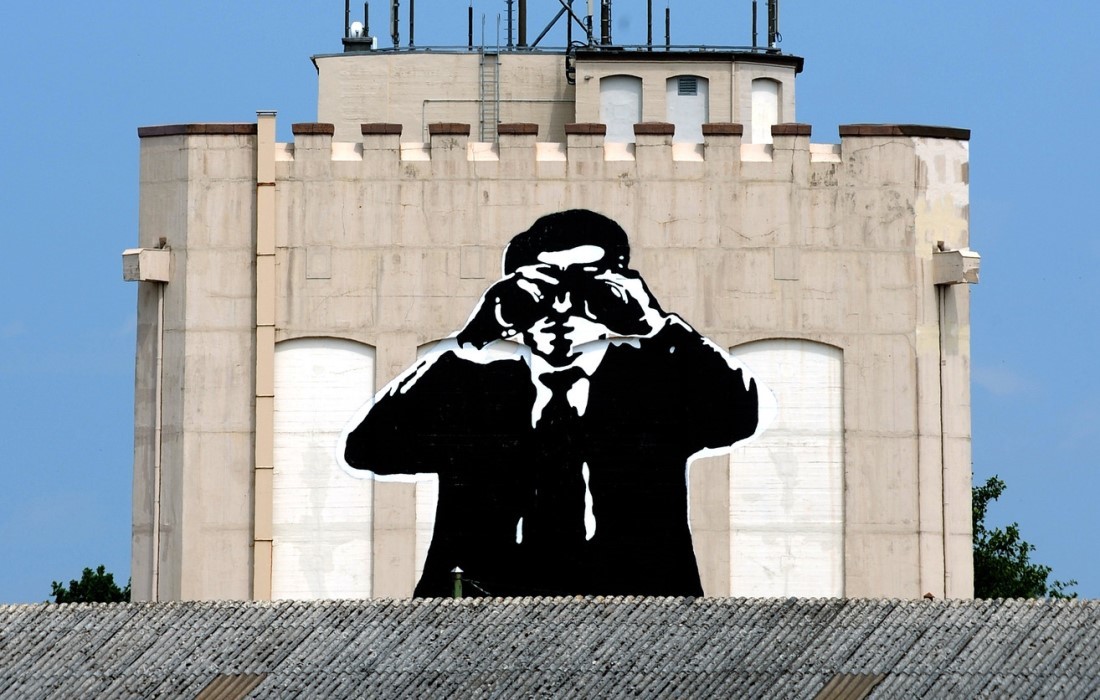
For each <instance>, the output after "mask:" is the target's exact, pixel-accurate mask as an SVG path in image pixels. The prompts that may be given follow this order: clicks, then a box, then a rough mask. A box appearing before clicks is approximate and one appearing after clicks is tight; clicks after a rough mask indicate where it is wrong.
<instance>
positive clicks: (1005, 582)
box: [973, 476, 1077, 598]
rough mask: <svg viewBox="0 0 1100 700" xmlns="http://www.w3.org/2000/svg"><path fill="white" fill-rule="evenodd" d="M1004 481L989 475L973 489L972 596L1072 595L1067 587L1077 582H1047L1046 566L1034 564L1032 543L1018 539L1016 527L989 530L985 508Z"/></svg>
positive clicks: (1047, 567) (1017, 528)
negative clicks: (983, 482) (980, 484)
mask: <svg viewBox="0 0 1100 700" xmlns="http://www.w3.org/2000/svg"><path fill="white" fill-rule="evenodd" d="M1005 488H1006V487H1005V482H1003V481H1001V480H1000V479H999V478H997V477H996V476H991V477H990V478H989V479H988V480H987V481H986V482H985V484H984V485H982V486H975V487H974V490H973V507H974V513H973V515H974V597H975V598H1076V597H1077V593H1076V592H1071V591H1069V590H1068V589H1069V588H1071V587H1073V586H1075V585H1077V581H1075V580H1070V581H1053V582H1050V583H1049V584H1048V579H1049V577H1050V567H1049V566H1044V565H1042V564H1034V563H1032V561H1031V553H1032V552H1033V551H1035V545H1032V544H1029V543H1027V542H1025V541H1024V540H1022V539H1021V538H1020V526H1019V525H1018V524H1017V523H1012V524H1011V525H1008V526H1007V527H1005V528H1004V529H1002V528H999V527H996V528H993V529H989V528H987V527H986V524H985V516H986V510H987V509H988V507H989V504H990V502H991V501H995V500H997V499H998V498H1000V496H1001V494H1002V493H1004V490H1005Z"/></svg>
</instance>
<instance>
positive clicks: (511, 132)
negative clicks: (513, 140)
mask: <svg viewBox="0 0 1100 700" xmlns="http://www.w3.org/2000/svg"><path fill="white" fill-rule="evenodd" d="M497 133H498V134H500V135H501V136H538V135H539V125H538V124H532V123H530V122H517V123H514V124H497Z"/></svg>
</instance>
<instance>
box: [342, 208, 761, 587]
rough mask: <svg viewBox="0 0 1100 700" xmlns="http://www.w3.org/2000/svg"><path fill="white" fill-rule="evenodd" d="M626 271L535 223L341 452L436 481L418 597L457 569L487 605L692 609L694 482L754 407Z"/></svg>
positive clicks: (566, 220) (361, 462) (585, 219)
mask: <svg viewBox="0 0 1100 700" xmlns="http://www.w3.org/2000/svg"><path fill="white" fill-rule="evenodd" d="M629 265H630V247H629V243H628V241H627V237H626V233H625V232H624V231H623V230H622V228H621V227H619V225H618V224H616V223H615V222H614V221H612V220H611V219H608V218H606V217H604V216H602V215H599V214H596V213H594V212H591V211H585V210H573V211H566V212H559V213H556V214H551V215H548V216H544V217H542V218H540V219H539V220H538V221H536V222H535V224H534V225H532V227H531V228H530V229H528V230H527V231H524V232H523V233H520V234H518V235H517V236H516V237H515V238H513V239H512V241H511V243H510V244H509V245H508V248H507V250H506V251H505V257H504V277H503V278H502V279H501V280H499V281H498V282H496V283H494V284H493V285H492V286H491V287H490V288H489V289H488V291H486V292H485V294H484V296H483V297H482V299H481V301H480V302H479V304H478V306H477V308H476V309H475V310H474V312H473V314H472V315H471V317H470V319H469V320H468V321H467V323H466V325H465V327H464V328H463V329H462V330H461V331H459V332H458V333H457V334H456V335H455V336H454V337H453V338H450V339H448V340H446V341H443V342H441V343H440V345H439V346H438V347H437V348H436V349H435V350H434V351H433V352H432V353H431V354H430V355H429V356H427V357H425V358H424V359H423V360H421V361H420V362H418V363H417V364H416V365H415V366H413V367H412V368H410V369H409V370H408V371H406V372H405V373H404V374H402V375H401V376H400V377H398V378H397V379H396V380H394V382H392V383H391V384H390V385H389V386H388V387H386V388H385V389H384V390H383V391H382V392H380V394H379V395H378V397H377V399H376V401H375V402H374V404H373V405H372V406H371V407H370V408H369V410H368V411H367V413H366V415H365V416H364V417H363V419H362V421H361V422H359V423H358V424H357V425H356V426H355V427H354V429H353V430H351V431H350V433H348V434H347V436H346V441H345V445H344V458H345V461H346V463H347V465H348V466H349V467H351V468H353V469H359V470H367V471H370V472H373V473H374V474H378V475H398V474H417V473H437V474H439V480H440V486H439V503H438V508H437V513H436V524H435V531H434V533H433V538H432V543H431V547H430V549H429V552H428V558H427V561H426V562H425V566H424V574H423V576H422V578H421V580H420V583H419V584H418V586H417V588H416V595H418V596H440V595H448V593H449V591H450V585H451V584H450V581H451V575H450V572H451V571H452V569H454V568H455V567H459V568H461V569H462V570H463V571H464V572H465V576H466V577H467V578H468V579H469V580H471V581H473V582H475V583H476V585H477V586H478V587H479V588H480V591H479V592H482V593H484V594H488V595H494V596H509V595H510V596H515V595H578V594H581V595H583V594H595V595H702V592H703V591H702V586H701V584H700V581H699V573H698V567H697V564H696V561H695V554H694V551H693V548H692V542H691V532H690V530H689V526H688V513H687V499H688V494H687V478H686V469H687V464H688V462H689V460H690V459H691V458H693V457H695V456H698V455H701V454H714V453H716V452H721V451H724V450H728V448H729V447H731V446H732V445H733V444H734V443H736V442H738V441H739V440H742V439H744V438H747V437H749V436H751V435H753V434H754V433H755V432H756V431H757V428H758V411H759V394H758V390H757V387H756V384H755V382H754V380H752V379H749V378H747V377H746V376H745V375H744V372H743V370H742V368H740V367H739V366H737V365H736V364H735V362H734V361H733V360H732V359H731V358H730V357H729V356H728V355H727V353H726V352H724V351H723V350H722V349H721V348H719V347H717V346H716V345H714V344H713V343H711V342H710V341H708V340H706V339H705V338H703V337H702V336H701V335H699V334H698V333H697V332H696V331H695V330H694V329H693V328H691V326H689V325H688V324H687V323H686V322H685V321H684V320H683V319H681V318H680V317H678V316H676V315H675V314H669V313H666V312H665V311H663V310H662V309H661V307H660V305H659V304H658V303H657V301H656V300H655V299H654V298H653V296H652V294H651V293H650V292H649V289H648V287H647V286H646V284H645V282H644V281H643V280H642V278H641V276H640V275H639V274H638V273H637V272H636V271H635V270H633V269H631V268H630V266H629ZM501 341H507V342H509V343H516V344H519V346H521V348H522V349H523V350H524V352H520V353H513V354H511V355H508V354H503V353H501V352H500V351H499V346H500V345H501ZM475 592H478V591H475Z"/></svg>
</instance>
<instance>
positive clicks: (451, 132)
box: [428, 122, 470, 136]
mask: <svg viewBox="0 0 1100 700" xmlns="http://www.w3.org/2000/svg"><path fill="white" fill-rule="evenodd" d="M428 135H429V136H469V135H470V125H469V124H459V123H458V122H436V123H434V124H429V125H428Z"/></svg>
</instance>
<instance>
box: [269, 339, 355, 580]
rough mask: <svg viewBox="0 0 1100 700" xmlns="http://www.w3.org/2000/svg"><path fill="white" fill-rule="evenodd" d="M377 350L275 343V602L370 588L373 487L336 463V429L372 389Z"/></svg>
mask: <svg viewBox="0 0 1100 700" xmlns="http://www.w3.org/2000/svg"><path fill="white" fill-rule="evenodd" d="M374 377H375V352H374V348H372V347H370V346H368V345H364V344H362V343H357V342H355V341H351V340H341V339H337V338H298V339H294V340H286V341H283V342H280V343H278V344H276V346H275V424H274V429H275V453H274V456H275V460H274V461H275V464H274V466H275V469H274V483H273V499H272V535H273V538H274V542H273V545H272V574H271V578H272V581H271V592H272V598H274V599H279V598H293V599H319V598H365V597H368V596H370V594H371V532H372V513H371V502H372V498H371V495H372V488H373V483H372V482H371V481H370V480H369V479H356V478H355V477H353V476H352V475H350V474H348V473H346V472H345V471H343V470H341V469H339V468H337V455H336V450H337V445H338V443H339V438H340V434H341V432H342V431H343V430H344V428H345V426H346V425H347V422H348V417H349V416H351V415H353V414H354V413H355V411H356V410H358V409H359V407H360V406H362V405H363V403H364V401H366V400H368V399H369V398H370V397H371V396H372V395H373V393H374Z"/></svg>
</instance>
